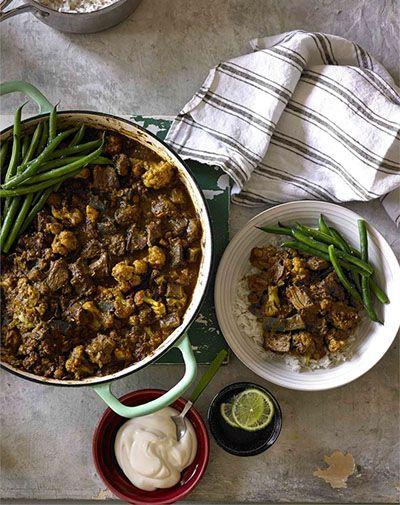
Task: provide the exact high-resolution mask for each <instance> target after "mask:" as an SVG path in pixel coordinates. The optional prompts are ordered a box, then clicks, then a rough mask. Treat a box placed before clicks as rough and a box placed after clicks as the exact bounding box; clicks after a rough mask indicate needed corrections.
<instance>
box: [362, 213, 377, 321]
mask: <svg viewBox="0 0 400 505" xmlns="http://www.w3.org/2000/svg"><path fill="white" fill-rule="evenodd" d="M357 223H358V233H359V236H360V250H361V259H362V260H364V261H368V234H367V227H366V224H365V221H364V219H359V220H358V221H357ZM361 287H362V299H363V302H364V307H365V310H366V311H367V313H368V316H369V318H370V319H371V321H377V322H380V323H381V321H379V319H378V316H377V315H376V312H375V309H374V306H373V304H372V299H371V287H370V279H369V277H367V276H366V275H362V276H361ZM381 324H382V323H381Z"/></svg>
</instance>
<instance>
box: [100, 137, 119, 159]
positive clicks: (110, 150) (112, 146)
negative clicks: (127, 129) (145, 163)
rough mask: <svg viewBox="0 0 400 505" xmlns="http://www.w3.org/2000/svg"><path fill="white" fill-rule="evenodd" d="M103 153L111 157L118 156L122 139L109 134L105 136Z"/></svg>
mask: <svg viewBox="0 0 400 505" xmlns="http://www.w3.org/2000/svg"><path fill="white" fill-rule="evenodd" d="M104 151H105V152H106V153H107V154H111V156H114V155H116V154H119V153H120V152H121V151H122V137H120V136H119V135H117V134H116V133H109V134H108V135H107V136H106V145H105V147H104Z"/></svg>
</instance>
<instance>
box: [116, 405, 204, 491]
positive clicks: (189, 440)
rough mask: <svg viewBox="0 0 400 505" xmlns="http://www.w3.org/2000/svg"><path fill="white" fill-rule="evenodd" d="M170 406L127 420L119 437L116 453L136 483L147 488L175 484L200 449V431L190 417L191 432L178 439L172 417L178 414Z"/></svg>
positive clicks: (188, 430)
mask: <svg viewBox="0 0 400 505" xmlns="http://www.w3.org/2000/svg"><path fill="white" fill-rule="evenodd" d="M178 413H179V412H177V411H176V410H175V409H173V408H171V407H166V408H165V409H162V410H159V411H158V412H155V413H154V414H150V415H148V416H143V417H136V418H134V419H130V420H129V421H127V422H126V423H124V424H123V425H122V426H121V428H120V429H119V430H118V433H117V436H116V438H115V445H114V450H115V456H116V458H117V461H118V464H119V466H120V467H121V469H122V470H123V472H124V474H125V475H126V477H127V478H128V479H129V480H130V481H131V482H132V484H133V485H134V486H136V487H138V488H139V489H143V490H144V491H154V490H155V489H159V488H163V489H164V488H169V487H172V486H175V484H177V483H178V482H179V480H180V478H181V472H182V470H183V469H184V468H186V467H188V466H189V465H190V464H191V463H192V461H193V460H194V457H195V456H196V452H197V438H196V433H195V431H194V429H193V426H192V424H191V422H190V421H188V420H187V419H186V424H187V431H186V433H185V435H184V436H183V437H182V438H181V440H180V441H179V442H178V441H177V439H176V429H175V424H174V422H173V421H172V420H171V416H174V415H176V414H178Z"/></svg>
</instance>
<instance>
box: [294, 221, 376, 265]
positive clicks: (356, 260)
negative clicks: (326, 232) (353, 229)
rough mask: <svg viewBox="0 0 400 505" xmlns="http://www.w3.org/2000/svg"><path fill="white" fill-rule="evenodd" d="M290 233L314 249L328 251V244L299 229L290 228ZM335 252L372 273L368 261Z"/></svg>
mask: <svg viewBox="0 0 400 505" xmlns="http://www.w3.org/2000/svg"><path fill="white" fill-rule="evenodd" d="M292 235H293V237H294V238H295V239H296V240H298V241H300V242H304V243H305V244H308V245H309V246H310V247H313V248H314V249H318V250H319V251H321V252H324V253H328V252H329V249H328V248H329V246H328V245H327V244H323V243H322V242H318V241H317V240H314V239H312V238H310V237H308V236H307V235H305V234H304V233H302V232H301V231H299V230H292ZM332 245H333V244H332ZM335 254H336V255H337V256H338V257H339V258H341V259H344V260H346V261H348V262H349V263H353V264H354V265H357V266H358V267H360V268H361V269H362V270H364V271H365V272H366V273H368V274H372V273H373V272H374V269H373V268H372V266H371V265H370V264H369V263H367V262H365V261H362V260H361V259H360V258H356V257H355V256H353V255H351V254H347V253H345V252H342V251H336V253H335Z"/></svg>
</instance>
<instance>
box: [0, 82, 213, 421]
mask: <svg viewBox="0 0 400 505" xmlns="http://www.w3.org/2000/svg"><path fill="white" fill-rule="evenodd" d="M15 91H19V92H22V93H24V94H25V95H27V96H29V97H30V98H31V99H32V100H34V101H35V102H36V103H37V104H38V105H39V107H40V112H41V113H42V114H40V115H37V116H34V117H31V118H29V119H26V120H25V121H23V122H22V128H23V130H24V131H30V130H33V129H34V127H35V125H36V124H37V123H38V122H39V121H40V120H41V118H43V115H44V113H48V111H49V110H50V109H51V108H52V105H51V104H50V103H49V102H48V100H47V99H46V98H45V97H44V96H43V95H42V94H41V93H40V91H38V90H37V89H36V88H34V87H33V86H32V85H30V84H27V83H25V82H22V81H13V82H7V83H4V84H1V85H0V95H4V94H6V93H12V92H15ZM46 115H47V114H46ZM58 118H59V120H58V121H59V123H58V124H59V125H60V127H65V126H67V125H71V124H76V123H84V124H85V125H87V126H91V127H96V128H100V129H107V130H112V131H115V132H118V133H121V134H122V135H125V136H127V137H130V138H132V139H135V140H137V141H138V142H140V143H141V144H143V145H145V146H147V147H149V148H151V149H152V150H154V151H155V152H157V153H158V154H159V155H160V156H161V157H162V158H163V159H165V160H168V161H170V162H171V163H173V164H174V166H175V167H176V168H177V170H178V171H179V175H180V177H181V179H182V180H183V182H184V183H185V185H186V188H187V190H188V191H189V193H190V195H191V198H192V201H193V204H194V206H195V208H196V211H197V214H198V217H199V219H200V221H201V224H202V227H203V238H202V251H203V256H202V261H201V264H200V270H199V276H198V280H197V283H196V286H195V289H194V293H193V296H192V300H191V302H190V304H189V306H188V308H187V310H186V313H185V315H184V317H183V321H182V324H181V325H180V326H179V327H178V328H176V329H175V331H174V332H173V333H172V334H171V335H170V336H169V337H168V338H167V339H166V340H165V341H164V342H163V343H162V344H161V345H160V346H159V347H158V348H157V349H156V350H155V351H154V353H152V354H151V355H150V356H147V357H146V358H145V359H143V360H141V361H140V362H137V363H134V364H133V365H131V366H129V367H127V368H125V369H123V370H120V371H119V372H116V373H114V374H110V375H106V376H104V377H89V378H87V379H83V380H79V381H78V380H66V381H63V380H57V379H49V378H45V377H40V376H37V375H34V374H31V373H28V372H25V371H22V370H19V369H17V368H15V367H12V366H11V365H9V364H8V363H1V366H2V368H4V369H6V370H8V371H9V372H12V373H14V374H15V375H18V376H19V377H22V378H24V379H28V380H32V381H35V382H39V383H41V384H49V385H57V386H92V387H93V388H94V390H95V391H96V392H97V393H98V394H99V396H100V397H101V398H102V399H103V400H104V401H105V402H106V403H107V405H108V406H109V407H110V408H111V409H112V410H114V412H116V413H117V414H119V415H121V416H124V417H130V418H132V417H137V416H142V415H146V414H150V413H153V412H155V411H157V410H159V409H161V408H163V407H165V406H167V405H169V404H170V403H173V402H174V401H175V400H176V399H177V398H179V397H180V396H182V394H183V392H184V391H185V390H186V389H187V388H188V387H189V386H190V384H191V383H192V382H193V380H194V379H195V375H196V369H197V365H196V359H195V357H194V354H193V351H192V348H191V345H190V342H189V338H188V336H187V335H186V333H185V332H186V330H187V328H188V327H189V325H190V324H191V323H192V322H193V320H194V319H195V317H196V315H197V312H198V309H199V307H200V305H201V302H202V300H203V297H204V295H205V291H206V288H207V284H208V280H209V277H210V269H211V261H212V234H211V227H210V219H209V215H208V210H207V207H206V203H205V199H204V197H203V195H202V193H201V190H200V189H199V187H198V186H197V183H196V182H195V180H194V178H193V177H192V175H191V174H190V172H189V170H188V168H187V167H186V165H185V164H184V163H183V161H182V160H181V159H180V158H179V157H178V156H177V155H176V154H175V153H174V152H173V151H172V150H171V149H170V148H169V147H168V146H167V145H166V144H164V143H163V142H161V141H160V140H158V139H157V138H156V137H155V136H154V135H153V134H151V133H149V132H148V131H146V130H144V129H143V128H141V127H139V126H138V125H136V124H134V123H131V122H130V121H126V120H124V119H121V118H118V117H116V116H111V115H109V114H102V113H99V112H89V111H61V112H59V113H58ZM11 136H12V127H9V128H7V129H5V130H3V131H2V132H1V133H0V138H1V140H5V139H8V138H10V137H11ZM172 347H177V348H178V349H179V350H180V351H181V353H182V356H183V359H184V362H185V367H186V370H185V374H184V376H183V378H182V379H181V381H180V382H179V383H178V384H176V385H175V386H174V387H173V388H172V389H170V390H169V391H168V392H167V393H165V394H164V395H163V396H161V397H160V398H157V399H156V400H153V401H151V402H149V403H147V404H145V405H139V406H135V407H127V406H125V405H122V403H120V402H119V401H118V400H117V398H115V397H114V396H113V394H112V393H111V389H110V383H111V381H114V380H117V379H119V378H121V377H125V376H127V375H129V374H132V373H134V372H136V371H138V370H140V369H142V368H144V367H145V366H147V365H149V364H151V363H154V362H155V361H157V359H158V358H160V357H161V356H162V355H163V354H165V353H166V352H167V351H168V350H169V349H170V348H172Z"/></svg>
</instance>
